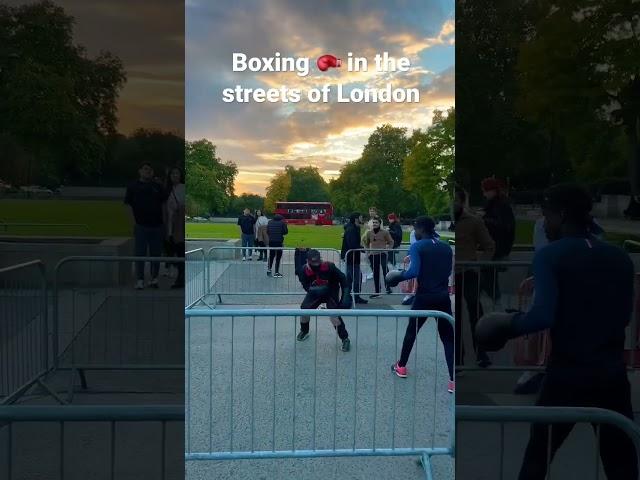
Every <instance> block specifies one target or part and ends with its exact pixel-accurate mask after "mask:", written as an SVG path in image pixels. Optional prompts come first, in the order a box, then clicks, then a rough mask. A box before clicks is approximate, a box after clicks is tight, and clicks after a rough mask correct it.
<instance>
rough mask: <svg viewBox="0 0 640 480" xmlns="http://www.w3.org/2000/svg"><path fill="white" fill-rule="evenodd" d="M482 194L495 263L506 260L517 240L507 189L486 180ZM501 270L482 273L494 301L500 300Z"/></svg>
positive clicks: (497, 181) (491, 269)
mask: <svg viewBox="0 0 640 480" xmlns="http://www.w3.org/2000/svg"><path fill="white" fill-rule="evenodd" d="M481 187H482V194H483V195H484V197H485V198H486V200H487V203H486V206H485V209H484V216H483V217H482V220H483V221H484V224H485V225H486V227H487V230H489V235H491V238H492V239H493V241H494V242H495V244H496V245H495V252H494V254H493V259H492V260H493V261H503V260H506V259H507V257H508V256H509V254H510V253H511V249H512V248H513V242H514V241H515V238H516V218H515V215H514V214H513V209H512V208H511V205H510V204H509V200H508V198H507V195H506V192H505V190H506V187H505V185H504V183H503V182H502V181H501V180H498V179H496V178H485V179H484V180H483V181H482V183H481ZM499 270H500V269H496V268H489V269H485V270H484V271H483V272H482V273H483V274H482V280H481V283H482V285H483V290H484V291H485V292H487V294H488V295H489V296H490V297H491V298H492V299H493V301H494V302H497V301H499V300H500V285H499V284H498V272H499Z"/></svg>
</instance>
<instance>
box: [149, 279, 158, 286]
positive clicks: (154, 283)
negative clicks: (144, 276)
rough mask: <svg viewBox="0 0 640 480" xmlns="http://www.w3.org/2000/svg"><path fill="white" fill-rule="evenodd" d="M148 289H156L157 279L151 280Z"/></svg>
mask: <svg viewBox="0 0 640 480" xmlns="http://www.w3.org/2000/svg"><path fill="white" fill-rule="evenodd" d="M149 287H151V288H158V279H157V278H153V279H151V281H150V282H149Z"/></svg>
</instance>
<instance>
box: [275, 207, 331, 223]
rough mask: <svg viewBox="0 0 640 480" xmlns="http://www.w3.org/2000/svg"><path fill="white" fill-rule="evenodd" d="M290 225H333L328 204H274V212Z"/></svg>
mask: <svg viewBox="0 0 640 480" xmlns="http://www.w3.org/2000/svg"><path fill="white" fill-rule="evenodd" d="M274 213H279V214H280V215H282V216H283V217H284V219H285V220H286V222H287V223H289V224H292V225H333V205H331V204H330V203H329V202H276V211H275V212H274Z"/></svg>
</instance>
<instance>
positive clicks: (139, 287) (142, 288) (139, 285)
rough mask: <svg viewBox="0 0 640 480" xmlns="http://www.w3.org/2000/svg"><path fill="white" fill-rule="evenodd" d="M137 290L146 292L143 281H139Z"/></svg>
mask: <svg viewBox="0 0 640 480" xmlns="http://www.w3.org/2000/svg"><path fill="white" fill-rule="evenodd" d="M135 289H136V290H144V282H143V281H142V280H138V281H137V282H136V285H135Z"/></svg>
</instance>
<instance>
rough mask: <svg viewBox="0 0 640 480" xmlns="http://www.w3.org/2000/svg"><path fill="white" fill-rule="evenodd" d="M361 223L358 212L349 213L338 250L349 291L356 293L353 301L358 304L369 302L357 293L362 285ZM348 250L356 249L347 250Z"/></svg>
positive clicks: (360, 216)
mask: <svg viewBox="0 0 640 480" xmlns="http://www.w3.org/2000/svg"><path fill="white" fill-rule="evenodd" d="M362 223H363V219H362V215H361V214H360V213H352V214H351V216H350V217H349V223H347V224H346V225H345V226H344V235H343V237H342V249H341V251H340V258H341V259H342V260H343V261H344V262H345V263H346V265H347V283H348V285H349V287H350V288H351V291H352V292H353V293H355V294H356V295H355V302H356V303H359V304H365V303H369V302H368V301H367V300H365V299H364V298H362V297H361V296H360V295H359V294H360V288H361V285H362V272H361V271H360V254H361V250H362V245H361V243H360V239H361V238H362V234H361V232H360V226H361V225H362ZM349 250H358V251H356V252H349ZM347 253H348V254H347Z"/></svg>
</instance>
